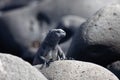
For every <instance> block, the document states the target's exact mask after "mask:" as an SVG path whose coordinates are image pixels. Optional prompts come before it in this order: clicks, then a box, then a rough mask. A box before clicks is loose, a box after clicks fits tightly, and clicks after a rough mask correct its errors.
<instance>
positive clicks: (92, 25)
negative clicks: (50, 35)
mask: <svg viewBox="0 0 120 80" xmlns="http://www.w3.org/2000/svg"><path fill="white" fill-rule="evenodd" d="M119 21H120V5H118V4H116V5H109V6H106V7H104V8H102V9H101V10H99V11H98V12H97V13H96V14H95V15H94V16H93V17H92V18H90V19H88V20H87V22H85V23H84V24H82V26H80V28H79V30H78V31H77V32H76V34H75V36H74V39H73V41H72V43H71V47H70V48H69V51H68V53H67V56H68V57H73V58H75V59H77V60H83V61H90V62H94V63H97V64H100V65H102V66H106V65H108V64H110V63H111V62H114V61H116V60H119V59H120V22H119Z"/></svg>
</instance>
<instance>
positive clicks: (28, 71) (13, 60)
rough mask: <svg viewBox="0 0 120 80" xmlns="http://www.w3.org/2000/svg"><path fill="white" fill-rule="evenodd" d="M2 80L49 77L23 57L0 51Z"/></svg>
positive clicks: (43, 78)
mask: <svg viewBox="0 0 120 80" xmlns="http://www.w3.org/2000/svg"><path fill="white" fill-rule="evenodd" d="M0 80H47V78H45V77H44V76H43V74H41V73H40V72H39V71H38V70H37V69H36V68H34V67H33V66H32V65H30V64H29V63H27V62H25V61H23V60H22V59H20V58H18V57H15V56H12V55H9V54H1V53H0Z"/></svg>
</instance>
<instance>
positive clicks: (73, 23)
mask: <svg viewBox="0 0 120 80" xmlns="http://www.w3.org/2000/svg"><path fill="white" fill-rule="evenodd" d="M85 21H86V20H85V19H84V18H82V17H80V16H75V15H67V16H64V17H63V18H62V19H61V20H60V21H59V23H58V24H57V27H56V28H57V29H63V30H64V31H65V32H66V36H65V37H64V38H62V39H61V40H60V46H61V47H62V49H63V51H64V52H65V53H67V51H68V48H69V46H70V44H71V41H72V37H73V35H74V34H75V32H76V30H77V29H78V28H79V26H80V25H81V24H82V23H83V22H85Z"/></svg>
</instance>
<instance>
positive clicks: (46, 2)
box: [39, 0, 120, 22]
mask: <svg viewBox="0 0 120 80" xmlns="http://www.w3.org/2000/svg"><path fill="white" fill-rule="evenodd" d="M119 2H120V1H119V0H74V1H73V0H43V1H41V4H40V7H39V9H40V10H41V12H44V13H45V14H46V15H48V16H49V17H50V19H51V20H52V21H55V22H56V21H59V20H60V19H61V17H63V16H66V15H77V16H81V17H83V18H89V17H91V16H92V15H93V14H94V13H95V12H96V11H97V10H99V9H100V8H102V7H103V6H106V5H108V4H114V3H119ZM54 3H55V4H54Z"/></svg>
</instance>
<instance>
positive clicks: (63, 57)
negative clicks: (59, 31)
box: [57, 45, 66, 60]
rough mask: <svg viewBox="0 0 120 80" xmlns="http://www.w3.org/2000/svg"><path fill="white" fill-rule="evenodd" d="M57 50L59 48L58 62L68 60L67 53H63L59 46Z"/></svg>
mask: <svg viewBox="0 0 120 80" xmlns="http://www.w3.org/2000/svg"><path fill="white" fill-rule="evenodd" d="M57 48H58V60H65V59H66V56H65V53H64V52H63V50H62V49H61V47H60V46H59V45H58V46H57Z"/></svg>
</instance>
